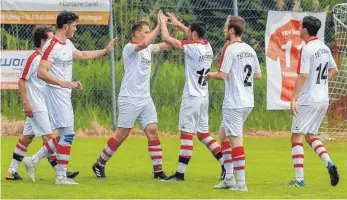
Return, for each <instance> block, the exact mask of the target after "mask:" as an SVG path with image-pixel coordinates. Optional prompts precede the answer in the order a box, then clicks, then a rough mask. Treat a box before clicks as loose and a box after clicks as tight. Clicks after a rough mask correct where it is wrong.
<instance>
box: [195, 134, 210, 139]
mask: <svg viewBox="0 0 347 200" xmlns="http://www.w3.org/2000/svg"><path fill="white" fill-rule="evenodd" d="M197 135H198V138H199V140H203V139H205V138H208V137H210V134H209V133H200V134H197Z"/></svg>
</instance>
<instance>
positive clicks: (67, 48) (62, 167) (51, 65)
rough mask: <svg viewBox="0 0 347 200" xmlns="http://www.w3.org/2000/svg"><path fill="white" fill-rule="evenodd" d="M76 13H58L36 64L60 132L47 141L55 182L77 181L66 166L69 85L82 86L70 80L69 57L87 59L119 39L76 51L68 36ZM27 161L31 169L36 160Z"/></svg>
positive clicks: (70, 112)
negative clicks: (54, 156)
mask: <svg viewBox="0 0 347 200" xmlns="http://www.w3.org/2000/svg"><path fill="white" fill-rule="evenodd" d="M78 18H79V17H78V15H76V14H75V13H72V12H68V11H62V12H60V13H59V14H58V16H57V22H56V26H57V32H56V34H55V35H54V37H53V38H52V39H50V40H48V41H47V43H46V44H45V45H44V47H43V49H42V53H41V54H42V58H41V61H40V64H39V69H38V73H37V75H38V77H39V78H40V79H42V80H43V81H45V82H46V83H48V84H47V86H46V87H45V99H46V103H47V107H48V112H49V117H50V120H51V125H52V128H53V129H57V130H58V131H59V134H60V140H59V142H54V141H52V140H51V141H49V142H48V144H49V145H47V146H48V147H49V148H47V149H48V150H49V149H51V150H52V148H53V149H56V152H57V163H58V166H57V170H56V173H57V179H56V182H55V183H56V184H77V183H76V182H75V181H73V180H72V179H69V178H67V174H66V171H67V166H68V164H69V160H70V150H71V145H72V142H73V139H74V136H75V133H74V114H73V108H72V104H71V89H72V88H79V89H82V88H83V87H82V84H81V83H80V82H72V81H71V79H72V61H73V60H89V59H93V58H97V57H100V56H103V55H105V54H107V53H109V52H110V51H111V50H112V48H113V46H114V45H115V44H116V43H117V41H118V39H113V40H112V41H111V42H110V43H109V44H108V46H107V47H106V48H105V49H102V50H95V51H79V50H78V49H76V48H75V47H74V45H73V44H72V42H71V41H70V40H69V38H72V37H73V35H74V33H75V32H76V31H77V22H78ZM30 161H31V163H29V164H28V167H30V169H29V170H28V172H33V171H34V170H33V168H35V165H36V163H34V161H33V159H30Z"/></svg>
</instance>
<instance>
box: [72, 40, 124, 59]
mask: <svg viewBox="0 0 347 200" xmlns="http://www.w3.org/2000/svg"><path fill="white" fill-rule="evenodd" d="M116 44H118V38H114V39H113V40H111V42H110V43H109V44H108V45H107V47H106V48H104V49H101V50H94V51H80V50H78V49H76V50H75V52H74V54H73V59H74V60H91V59H94V58H98V57H100V56H103V55H105V54H107V53H109V52H110V51H111V50H112V49H113V47H114V45H116Z"/></svg>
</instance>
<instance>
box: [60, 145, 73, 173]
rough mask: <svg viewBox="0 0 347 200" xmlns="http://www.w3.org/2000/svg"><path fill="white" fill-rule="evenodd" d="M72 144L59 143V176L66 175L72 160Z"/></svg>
mask: <svg viewBox="0 0 347 200" xmlns="http://www.w3.org/2000/svg"><path fill="white" fill-rule="evenodd" d="M70 152H71V145H61V144H58V145H57V161H58V165H57V178H61V177H63V176H66V171H67V166H68V165H69V160H70Z"/></svg>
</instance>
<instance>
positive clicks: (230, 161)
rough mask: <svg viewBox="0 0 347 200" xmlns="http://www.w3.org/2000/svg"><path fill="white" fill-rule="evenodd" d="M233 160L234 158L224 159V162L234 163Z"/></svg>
mask: <svg viewBox="0 0 347 200" xmlns="http://www.w3.org/2000/svg"><path fill="white" fill-rule="evenodd" d="M232 162H233V160H232V159H230V160H224V164H225V163H232Z"/></svg>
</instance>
